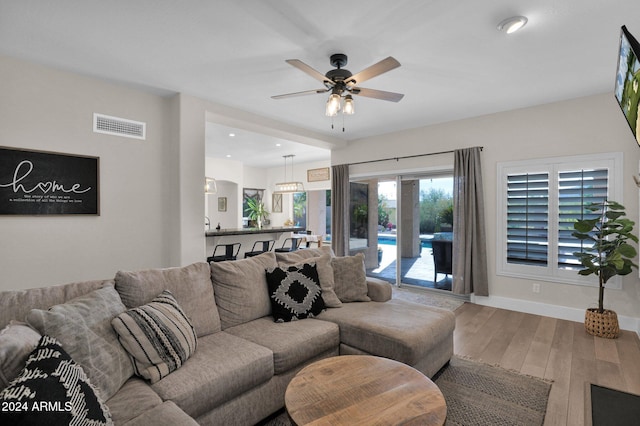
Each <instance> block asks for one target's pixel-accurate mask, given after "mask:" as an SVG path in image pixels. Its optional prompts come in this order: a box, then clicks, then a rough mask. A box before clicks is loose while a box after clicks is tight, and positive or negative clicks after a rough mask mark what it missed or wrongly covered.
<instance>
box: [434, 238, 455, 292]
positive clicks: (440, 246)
mask: <svg viewBox="0 0 640 426" xmlns="http://www.w3.org/2000/svg"><path fill="white" fill-rule="evenodd" d="M431 247H432V249H433V266H434V268H433V269H434V273H433V282H434V283H436V282H438V279H437V278H438V274H445V279H447V277H448V276H449V275H451V274H452V273H453V272H452V268H451V259H452V257H453V242H452V241H438V240H431Z"/></svg>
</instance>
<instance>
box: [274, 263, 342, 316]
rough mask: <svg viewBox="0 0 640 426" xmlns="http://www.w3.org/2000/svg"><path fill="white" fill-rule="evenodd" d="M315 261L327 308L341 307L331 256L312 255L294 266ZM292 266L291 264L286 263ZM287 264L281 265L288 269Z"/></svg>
mask: <svg viewBox="0 0 640 426" xmlns="http://www.w3.org/2000/svg"><path fill="white" fill-rule="evenodd" d="M310 262H315V263H316V269H317V270H318V279H319V280H320V288H321V289H322V300H324V305H325V306H326V307H327V308H340V307H341V306H342V302H341V301H340V299H339V298H338V296H337V295H336V292H335V291H334V287H335V281H334V273H333V267H332V266H331V256H330V255H328V254H325V255H324V256H320V257H310V258H308V259H306V260H305V261H304V262H301V263H297V264H295V265H293V266H297V267H301V266H302V265H304V264H305V263H310ZM286 266H290V265H286ZM286 266H285V265H281V267H282V268H283V269H286Z"/></svg>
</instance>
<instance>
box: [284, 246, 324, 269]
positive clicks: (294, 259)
mask: <svg viewBox="0 0 640 426" xmlns="http://www.w3.org/2000/svg"><path fill="white" fill-rule="evenodd" d="M275 255H276V260H277V261H278V264H280V265H293V264H295V263H301V262H304V261H305V260H307V259H310V258H312V257H319V256H324V255H329V256H331V257H333V256H335V254H334V253H333V250H332V249H331V246H322V247H318V248H306V249H300V250H295V251H288V252H282V253H280V252H278V253H275Z"/></svg>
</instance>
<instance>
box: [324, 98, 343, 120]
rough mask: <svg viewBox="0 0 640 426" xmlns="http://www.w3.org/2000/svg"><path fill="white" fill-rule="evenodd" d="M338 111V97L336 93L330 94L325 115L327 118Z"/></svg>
mask: <svg viewBox="0 0 640 426" xmlns="http://www.w3.org/2000/svg"><path fill="white" fill-rule="evenodd" d="M339 110H340V95H339V94H338V93H332V94H331V96H329V99H328V100H327V109H326V111H325V113H326V115H328V116H329V117H333V116H335V115H336V114H337V113H338V111H339Z"/></svg>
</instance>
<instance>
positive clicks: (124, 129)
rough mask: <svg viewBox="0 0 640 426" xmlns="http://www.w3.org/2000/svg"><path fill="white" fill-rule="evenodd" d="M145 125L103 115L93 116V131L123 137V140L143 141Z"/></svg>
mask: <svg viewBox="0 0 640 426" xmlns="http://www.w3.org/2000/svg"><path fill="white" fill-rule="evenodd" d="M146 129H147V123H142V122H140V121H133V120H127V119H126V118H118V117H111V116H108V115H104V114H96V113H94V114H93V131H94V132H96V133H104V134H106V135H113V136H123V137H125V138H133V139H145V138H146Z"/></svg>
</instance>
